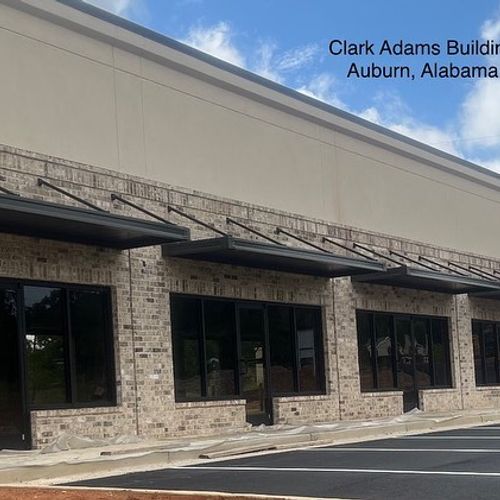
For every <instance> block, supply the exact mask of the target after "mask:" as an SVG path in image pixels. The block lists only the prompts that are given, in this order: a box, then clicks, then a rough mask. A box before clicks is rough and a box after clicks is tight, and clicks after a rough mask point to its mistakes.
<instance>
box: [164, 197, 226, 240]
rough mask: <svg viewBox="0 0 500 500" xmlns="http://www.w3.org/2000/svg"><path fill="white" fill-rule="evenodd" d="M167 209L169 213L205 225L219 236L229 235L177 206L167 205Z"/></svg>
mask: <svg viewBox="0 0 500 500" xmlns="http://www.w3.org/2000/svg"><path fill="white" fill-rule="evenodd" d="M167 210H168V212H169V213H170V212H174V214H177V215H180V216H181V217H184V218H186V219H188V220H190V221H191V222H195V223H196V224H199V225H200V226H203V227H206V228H207V229H210V230H211V231H214V232H216V233H217V234H220V235H221V236H229V235H228V234H227V233H225V232H224V231H221V230H220V229H217V228H216V227H214V226H212V225H211V224H207V223H206V222H203V221H201V220H200V219H197V218H196V217H193V216H192V215H189V214H187V213H186V212H183V211H182V210H179V209H178V208H174V207H172V206H170V205H169V206H168V207H167Z"/></svg>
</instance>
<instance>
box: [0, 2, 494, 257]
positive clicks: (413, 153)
mask: <svg viewBox="0 0 500 500" xmlns="http://www.w3.org/2000/svg"><path fill="white" fill-rule="evenodd" d="M6 4H9V6H7V5H6ZM13 6H14V7H16V8H13ZM18 9H24V10H18ZM37 9H42V10H43V12H42V13H40V12H38V11H37ZM26 10H28V11H30V13H27V12H25V11H26ZM35 11H36V12H35ZM42 14H43V16H42ZM42 17H43V19H42ZM70 22H71V23H72V24H71V25H69V23H70ZM64 26H66V27H64ZM68 26H70V28H71V29H69V28H68ZM89 30H90V31H89ZM84 33H86V34H84ZM90 33H91V35H92V36H90ZM0 67H1V68H2V71H1V77H0V109H2V119H1V120H0V143H2V144H7V145H11V146H14V147H19V148H23V149H26V150H31V151H37V152H40V153H45V154H49V155H54V156H58V157H61V158H65V159H68V160H73V161H80V162H83V163H87V164H91V165H95V166H99V167H105V168H108V169H112V170H115V171H118V172H123V173H131V174H136V175H139V176H143V177H146V178H149V179H152V180H157V181H162V182H167V183H169V184H171V185H176V186H185V187H188V188H193V189H197V190H200V191H203V192H207V193H211V194H214V195H218V196H223V197H227V198H231V199H236V200H241V201H244V202H250V203H254V204H259V205H263V206H266V207H270V208H277V209H281V210H285V211H289V212H293V213H298V214H302V215H305V216H309V217H315V218H320V219H324V220H328V221H332V222H337V223H341V224H346V225H352V226H355V227H358V228H362V229H368V230H373V231H377V232H381V233H386V234H389V235H395V236H400V237H405V238H410V239H413V240H419V241H422V242H427V243H433V244H437V245H440V246H444V247H451V248H455V249H459V250H464V251H470V252H475V253H479V254H484V255H490V256H495V257H500V243H499V241H498V238H497V237H496V233H495V232H494V231H492V228H494V227H496V225H497V221H498V220H499V217H500V206H499V203H500V194H499V190H500V181H499V180H497V179H495V178H492V177H489V176H487V175H485V174H482V173H480V172H479V173H475V172H473V171H472V170H470V169H467V168H466V167H464V166H463V165H460V164H459V163H456V162H453V161H452V160H449V159H446V158H441V157H439V156H436V155H433V154H432V153H430V152H428V151H421V150H419V149H418V148H417V147H415V146H412V145H409V144H406V143H402V142H400V141H398V140H396V139H394V138H390V137H386V136H384V135H383V134H380V133H379V132H376V131H374V130H370V129H367V128H364V127H363V126H361V125H359V124H355V123H352V122H349V121H348V120H345V119H343V118H342V117H338V116H335V115H332V114H330V113H327V112H325V111H323V110H319V109H316V108H314V107H313V106H310V105H307V104H306V103H303V102H299V101H295V100H294V99H292V98H290V97H287V96H284V95H282V94H280V93H278V92H276V91H273V90H271V89H267V88H264V87H262V86H259V85H258V84H256V83H255V82H249V81H248V80H245V79H243V78H241V77H239V76H237V75H234V74H229V73H227V72H224V71H222V70H221V69H219V68H215V67H214V66H211V65H209V64H207V63H205V62H203V61H199V60H196V59H194V58H192V57H190V56H188V55H186V54H181V53H179V52H177V51H174V50H172V49H170V48H168V47H164V46H162V45H160V44H158V43H156V42H153V41H150V40H146V39H144V38H141V37H140V36H138V35H136V34H133V33H130V32H127V31H125V30H123V29H121V28H117V27H114V26H111V25H109V24H106V23H104V22H103V21H100V20H98V19H95V18H92V17H91V16H88V15H86V14H83V13H81V12H78V11H74V10H72V9H70V8H69V7H65V6H63V5H60V4H58V3H57V2H55V1H54V0H37V1H35V0H0ZM360 135H361V136H362V137H361V138H360Z"/></svg>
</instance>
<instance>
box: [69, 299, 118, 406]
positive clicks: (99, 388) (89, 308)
mask: <svg viewBox="0 0 500 500" xmlns="http://www.w3.org/2000/svg"><path fill="white" fill-rule="evenodd" d="M69 300H70V314H71V333H72V336H73V345H74V353H75V370H76V400H77V401H78V402H79V403H89V402H92V401H111V399H112V388H111V387H110V384H109V380H110V376H109V375H110V374H109V369H110V367H109V365H108V363H107V362H106V355H107V351H108V346H107V345H106V344H107V341H108V340H109V338H108V337H107V335H106V330H107V327H108V325H107V318H106V300H107V295H106V293H104V292H103V291H72V292H70V299H69Z"/></svg>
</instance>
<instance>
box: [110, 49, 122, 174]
mask: <svg viewBox="0 0 500 500" xmlns="http://www.w3.org/2000/svg"><path fill="white" fill-rule="evenodd" d="M111 57H112V58H113V103H114V105H115V134H116V157H117V159H118V171H120V172H121V171H122V164H121V159H120V134H119V132H118V99H117V95H116V94H117V92H116V64H115V48H114V47H111Z"/></svg>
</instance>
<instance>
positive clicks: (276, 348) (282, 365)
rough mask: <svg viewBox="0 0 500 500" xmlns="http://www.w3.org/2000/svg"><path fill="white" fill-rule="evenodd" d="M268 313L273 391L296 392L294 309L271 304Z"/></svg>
mask: <svg viewBox="0 0 500 500" xmlns="http://www.w3.org/2000/svg"><path fill="white" fill-rule="evenodd" d="M268 314H269V344H270V348H271V349H270V352H271V378H272V380H273V392H275V393H278V394H279V393H287V392H294V390H295V384H296V382H295V380H294V374H295V366H296V362H297V360H296V359H295V341H294V335H293V333H294V331H293V324H292V319H293V318H292V309H291V308H290V307H285V306H271V307H269V309H268Z"/></svg>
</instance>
